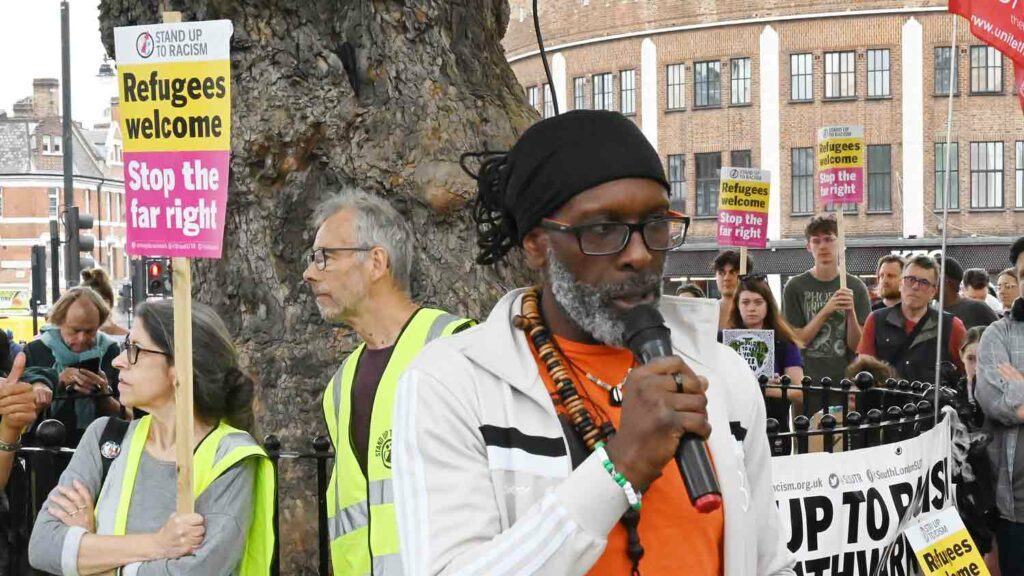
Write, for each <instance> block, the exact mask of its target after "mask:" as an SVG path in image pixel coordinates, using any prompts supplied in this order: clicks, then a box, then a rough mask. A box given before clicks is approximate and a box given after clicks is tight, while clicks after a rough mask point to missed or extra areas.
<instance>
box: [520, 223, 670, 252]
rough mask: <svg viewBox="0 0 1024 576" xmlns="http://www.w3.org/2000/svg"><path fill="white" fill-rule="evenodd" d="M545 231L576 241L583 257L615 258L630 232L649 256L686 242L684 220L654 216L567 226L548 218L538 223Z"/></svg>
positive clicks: (627, 240)
mask: <svg viewBox="0 0 1024 576" xmlns="http://www.w3.org/2000/svg"><path fill="white" fill-rule="evenodd" d="M539 226H540V227H541V228H543V229H545V230H553V231H555V232H566V233H569V234H572V235H573V236H575V237H576V240H577V242H579V245H580V252H583V253H584V254H586V255H587V256H608V255H610V254H618V253H619V252H622V250H623V249H624V248H625V247H626V245H627V244H629V238H630V236H632V235H633V232H639V233H640V237H641V238H643V240H644V245H645V246H647V249H648V250H651V251H653V252H666V251H668V250H673V249H675V248H679V247H680V246H682V245H683V243H684V242H686V231H687V230H688V229H689V228H690V218H689V217H688V216H655V217H651V218H645V219H644V220H641V221H640V222H637V223H635V224H633V223H629V222H594V223H592V224H577V225H571V224H566V223H564V222H559V221H557V220H552V219H550V218H545V219H543V220H541V222H540V224H539Z"/></svg>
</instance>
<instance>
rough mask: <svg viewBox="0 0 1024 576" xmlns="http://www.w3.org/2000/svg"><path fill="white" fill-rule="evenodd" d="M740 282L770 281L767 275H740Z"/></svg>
mask: <svg viewBox="0 0 1024 576" xmlns="http://www.w3.org/2000/svg"><path fill="white" fill-rule="evenodd" d="M739 279H740V282H764V281H765V280H768V275H767V274H740V275H739Z"/></svg>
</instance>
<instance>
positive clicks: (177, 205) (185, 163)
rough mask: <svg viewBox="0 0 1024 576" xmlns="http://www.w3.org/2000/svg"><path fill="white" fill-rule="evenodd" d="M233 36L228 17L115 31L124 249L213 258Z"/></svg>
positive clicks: (220, 226)
mask: <svg viewBox="0 0 1024 576" xmlns="http://www.w3.org/2000/svg"><path fill="white" fill-rule="evenodd" d="M231 32H232V25H231V21H230V20H217V21H210V22H187V23H177V24H154V25H147V26H126V27H121V28H115V29H114V43H115V47H116V53H117V64H118V66H117V69H118V92H119V94H120V110H121V136H122V138H123V139H124V181H125V212H126V215H125V222H126V225H127V239H126V242H125V251H126V252H128V254H132V255H143V256H180V257H191V258H220V256H221V246H222V244H223V239H224V221H225V212H226V208H227V198H228V164H229V159H230V155H231V61H230V59H229V53H230V39H231Z"/></svg>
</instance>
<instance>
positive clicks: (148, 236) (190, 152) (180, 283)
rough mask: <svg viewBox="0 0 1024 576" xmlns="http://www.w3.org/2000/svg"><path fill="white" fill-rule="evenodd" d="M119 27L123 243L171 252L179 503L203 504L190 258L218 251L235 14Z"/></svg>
mask: <svg viewBox="0 0 1024 576" xmlns="http://www.w3.org/2000/svg"><path fill="white" fill-rule="evenodd" d="M163 20H164V23H163V24H153V25H145V26H125V27H120V28H115V29H114V46H115V51H116V55H117V62H118V91H119V93H120V98H121V100H120V101H121V135H122V138H123V140H124V149H125V152H124V171H125V199H126V205H125V211H126V215H125V216H126V217H125V222H126V223H127V234H126V236H127V238H126V240H125V250H126V252H128V253H129V254H132V255H141V256H171V257H173V260H172V270H173V274H174V360H175V374H176V375H177V382H176V386H175V391H174V399H175V454H176V462H177V510H178V512H192V511H194V509H195V500H194V491H193V466H192V464H193V449H194V444H195V442H194V438H193V435H194V422H195V418H194V414H193V412H192V410H193V395H192V271H191V264H190V262H189V259H190V258H220V257H221V252H222V245H223V242H224V222H225V211H226V209H227V200H228V166H229V164H230V158H231V60H230V51H231V32H232V30H233V28H232V24H231V21H230V20H216V21H209V22H189V23H182V22H181V13H180V12H164V13H163Z"/></svg>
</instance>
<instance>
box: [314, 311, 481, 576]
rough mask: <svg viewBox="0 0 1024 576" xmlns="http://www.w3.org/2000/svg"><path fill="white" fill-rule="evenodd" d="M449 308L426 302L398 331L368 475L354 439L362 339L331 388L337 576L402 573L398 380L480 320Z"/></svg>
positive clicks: (373, 423) (330, 510)
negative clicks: (394, 429) (444, 340)
mask: <svg viewBox="0 0 1024 576" xmlns="http://www.w3.org/2000/svg"><path fill="white" fill-rule="evenodd" d="M472 324H473V321H472V320H467V319H465V318H459V317H457V316H454V315H452V314H448V313H447V312H444V311H443V310H435V309H430V308H421V309H419V310H417V311H416V313H415V314H414V315H413V317H412V318H411V319H410V320H409V322H408V323H407V324H406V326H405V328H404V329H403V330H402V333H401V334H400V335H399V336H398V341H397V342H396V343H395V349H394V351H393V352H392V353H391V358H390V359H389V360H388V365H387V367H386V368H385V369H384V373H383V375H381V378H380V382H379V384H378V386H377V393H376V395H375V396H374V400H373V409H372V411H371V414H370V442H369V446H368V447H367V448H368V450H367V452H368V454H367V457H366V462H367V474H368V476H369V477H368V478H367V476H364V475H363V471H362V469H361V468H360V466H359V461H358V460H357V459H356V455H355V450H354V447H353V445H352V438H351V432H350V422H351V417H352V405H351V402H350V401H349V400H350V399H351V398H352V388H353V385H354V383H355V374H356V367H357V366H358V365H359V358H360V356H361V355H362V353H363V350H364V349H365V347H366V345H365V344H360V345H359V347H358V348H356V349H355V351H354V352H352V354H350V355H349V357H348V358H346V359H345V361H344V362H343V363H342V365H341V368H339V369H338V372H337V373H336V374H335V375H334V377H333V378H331V381H330V383H329V384H328V385H327V390H326V391H325V392H324V417H325V418H326V419H327V429H328V432H329V433H330V436H331V442H332V443H333V444H334V470H333V472H332V474H331V481H330V484H329V485H328V488H327V524H328V531H329V533H330V540H331V563H332V565H333V566H334V574H336V575H338V576H341V575H344V576H362V575H364V574H372V575H373V576H391V575H400V574H401V573H402V558H401V555H400V553H399V543H398V522H397V520H396V518H395V500H394V495H393V492H392V487H391V414H392V411H393V408H394V405H395V392H396V390H397V388H398V378H399V376H401V375H402V373H403V372H405V369H406V367H408V366H409V363H410V362H412V360H413V358H415V357H416V355H417V354H419V352H420V350H421V349H422V348H423V346H425V345H426V344H427V343H428V342H430V341H431V340H434V339H436V338H439V337H441V336H448V335H450V334H453V333H454V332H456V331H458V330H459V329H461V328H463V327H466V326H469V325H472Z"/></svg>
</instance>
